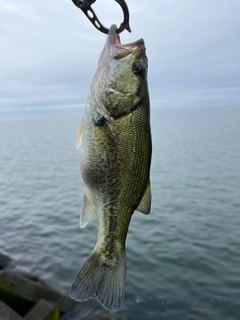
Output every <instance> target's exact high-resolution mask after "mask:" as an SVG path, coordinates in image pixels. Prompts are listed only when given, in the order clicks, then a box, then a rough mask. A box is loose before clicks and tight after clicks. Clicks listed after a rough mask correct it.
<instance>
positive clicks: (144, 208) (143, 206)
mask: <svg viewBox="0 0 240 320" xmlns="http://www.w3.org/2000/svg"><path fill="white" fill-rule="evenodd" d="M151 198H152V196H151V185H150V180H149V181H148V184H147V188H146V190H145V193H144V195H143V197H142V200H141V202H140V204H139V205H138V207H137V209H136V210H137V211H140V212H142V213H144V214H149V213H150V209H151Z"/></svg>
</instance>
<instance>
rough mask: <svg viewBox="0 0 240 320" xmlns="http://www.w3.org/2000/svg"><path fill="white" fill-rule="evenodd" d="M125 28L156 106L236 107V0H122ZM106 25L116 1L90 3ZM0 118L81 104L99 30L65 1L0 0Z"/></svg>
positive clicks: (239, 66) (239, 57)
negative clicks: (141, 57) (139, 42)
mask: <svg viewBox="0 0 240 320" xmlns="http://www.w3.org/2000/svg"><path fill="white" fill-rule="evenodd" d="M127 3H128V6H129V10H130V18H131V20H130V23H131V28H132V33H131V34H128V33H127V32H124V33H122V34H121V38H122V42H123V43H124V42H125V43H126V42H131V41H134V40H136V39H138V38H141V37H143V38H144V39H145V42H146V46H147V54H148V57H149V88H150V93H151V100H152V105H153V106H156V107H176V106H179V107H180V106H187V107H188V106H207V105H209V106H218V105H221V106H222V105H226V106H228V105H239V102H240V63H239V61H240V41H239V30H240V19H239V14H238V13H239V12H240V3H239V2H238V1H236V0H221V1H218V0H211V1H208V0H195V1H189V0H181V1H179V0H168V1H166V0H160V1H159V0H152V1H151V2H149V1H148V2H146V1H143V2H140V1H139V0H127ZM93 8H94V9H95V11H96V12H97V14H98V16H99V18H100V19H101V20H102V21H103V23H104V24H105V25H106V26H109V25H111V24H112V23H117V24H119V23H120V22H121V20H122V14H121V9H120V7H119V5H118V4H117V3H116V2H115V1H113V0H112V2H111V4H110V0H105V1H104V0H97V2H96V3H95V4H94V5H93ZM0 19H1V25H2V28H1V31H0V43H1V50H0V66H1V67H0V81H1V86H0V117H1V115H6V114H14V113H16V112H17V113H18V114H21V113H22V114H25V113H27V112H28V113H32V112H34V110H37V111H39V110H42V112H46V111H47V110H50V109H51V108H52V110H55V111H56V110H63V109H64V108H66V109H67V110H69V109H73V110H76V108H77V106H79V108H80V107H81V106H82V105H83V104H84V101H85V97H86V94H87V90H88V86H89V84H90V82H91V79H92V77H93V74H94V71H95V68H96V64H97V60H98V56H99V54H100V51H101V50H102V47H103V44H104V42H105V35H104V34H101V33H100V32H98V31H97V30H96V29H94V28H93V26H92V25H91V24H90V22H89V21H88V20H87V18H86V17H85V16H84V15H83V13H82V12H81V11H80V10H79V9H78V8H76V7H75V6H74V5H73V4H72V2H71V0H64V1H58V0H51V1H48V0H45V1H41V2H39V1H36V0H33V1H31V2H29V1H27V0H22V1H21V2H19V1H16V0H11V1H8V2H5V3H1V4H0Z"/></svg>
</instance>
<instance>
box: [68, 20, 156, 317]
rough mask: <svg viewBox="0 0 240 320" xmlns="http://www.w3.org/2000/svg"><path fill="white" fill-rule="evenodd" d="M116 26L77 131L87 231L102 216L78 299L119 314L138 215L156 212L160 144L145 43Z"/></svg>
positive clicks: (74, 293) (79, 279)
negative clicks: (154, 174) (154, 180)
mask: <svg viewBox="0 0 240 320" xmlns="http://www.w3.org/2000/svg"><path fill="white" fill-rule="evenodd" d="M116 30H117V27H116V25H112V26H111V27H110V29H109V33H108V35H107V39H106V43H105V45H104V48H103V50H102V52H101V54H100V57H99V61H98V65H97V70H96V72H95V75H94V77H93V80H92V83H91V85H90V88H89V92H88V95H87V100H86V105H85V111H84V115H83V119H82V121H81V123H80V127H79V129H78V133H77V142H76V147H77V149H79V150H80V171H81V175H82V178H83V181H84V183H85V187H86V189H85V195H84V199H83V209H82V214H81V217H80V227H81V228H84V227H85V226H86V225H87V224H88V223H89V221H90V220H91V219H92V218H93V217H95V216H97V217H98V238H97V243H96V245H95V247H94V249H93V251H92V253H91V254H90V256H89V257H88V259H87V260H86V262H85V264H84V265H83V267H82V268H81V269H80V271H79V272H78V274H77V275H76V277H75V279H74V281H73V283H72V286H71V289H70V297H71V298H72V299H74V300H76V301H81V302H82V301H86V300H88V299H90V298H96V299H97V301H98V302H99V303H100V304H101V305H102V306H103V307H104V308H105V309H107V310H110V311H117V310H119V308H120V307H121V304H122V301H123V298H124V286H125V277H126V253H125V242H126V237H127V233H128V228H129V224H130V221H131V218H132V215H133V213H134V211H135V210H136V211H139V212H142V213H144V214H149V213H150V208H151V185H150V166H151V155H152V139H151V126H150V99H149V91H148V82H147V69H148V59H147V56H146V47H145V44H144V40H143V39H139V40H137V41H135V42H132V43H128V44H124V45H123V44H121V41H120V36H119V34H117V32H116Z"/></svg>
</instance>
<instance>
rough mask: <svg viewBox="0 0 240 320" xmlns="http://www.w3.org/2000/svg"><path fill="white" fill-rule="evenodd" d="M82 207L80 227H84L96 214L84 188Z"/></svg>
mask: <svg viewBox="0 0 240 320" xmlns="http://www.w3.org/2000/svg"><path fill="white" fill-rule="evenodd" d="M83 201H84V202H83V209H82V214H81V217H80V228H84V227H86V225H87V224H88V222H89V221H90V220H92V218H93V217H95V216H96V215H97V212H96V211H95V209H94V207H93V205H92V201H91V199H90V196H89V194H88V191H87V190H86V193H85V195H84V199H83Z"/></svg>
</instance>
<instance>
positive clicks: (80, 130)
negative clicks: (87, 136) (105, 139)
mask: <svg viewBox="0 0 240 320" xmlns="http://www.w3.org/2000/svg"><path fill="white" fill-rule="evenodd" d="M83 131H84V121H83V119H82V121H81V123H80V126H79V128H78V132H77V137H76V149H77V150H78V149H79V148H80V146H81V144H82V139H83Z"/></svg>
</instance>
